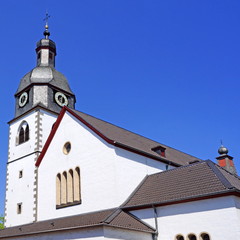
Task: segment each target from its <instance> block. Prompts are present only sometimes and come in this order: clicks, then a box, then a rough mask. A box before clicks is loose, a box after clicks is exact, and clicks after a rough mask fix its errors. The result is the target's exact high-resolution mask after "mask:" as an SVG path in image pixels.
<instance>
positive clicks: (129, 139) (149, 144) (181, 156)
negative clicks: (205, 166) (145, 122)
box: [70, 109, 201, 166]
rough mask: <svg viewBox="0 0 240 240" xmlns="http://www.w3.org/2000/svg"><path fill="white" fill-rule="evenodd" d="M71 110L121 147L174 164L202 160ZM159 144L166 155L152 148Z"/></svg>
mask: <svg viewBox="0 0 240 240" xmlns="http://www.w3.org/2000/svg"><path fill="white" fill-rule="evenodd" d="M70 111H72V112H74V113H75V114H76V115H77V116H79V117H80V118H81V119H83V120H85V121H86V122H87V123H89V124H90V125H91V126H92V127H93V128H94V129H96V130H97V131H98V132H99V133H100V134H102V135H103V136H105V137H107V138H108V139H110V140H112V141H113V142H114V144H115V145H117V146H119V147H123V148H126V149H128V148H129V149H131V150H136V151H137V152H139V153H143V154H146V155H148V156H149V157H153V158H156V159H159V160H162V161H166V162H168V161H169V162H172V163H173V164H175V166H181V165H186V164H188V163H189V162H192V161H195V160H197V161H201V160H200V159H199V158H196V157H194V156H191V155H189V154H186V153H184V152H181V151H179V150H176V149H174V148H171V147H168V146H166V145H164V144H162V143H159V142H156V141H153V140H151V139H149V138H146V137H143V136H141V135H138V134H136V133H133V132H130V131H128V130H126V129H123V128H121V127H117V126H115V125H113V124H111V123H108V122H105V121H103V120H100V119H98V118H95V117H93V116H91V115H88V114H86V113H83V112H80V111H77V110H73V109H71V110H70ZM158 146H161V147H163V148H165V149H166V150H165V155H166V157H162V156H160V155H159V154H158V153H157V152H155V151H153V150H152V149H153V148H155V147H158Z"/></svg>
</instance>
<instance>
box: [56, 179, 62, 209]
mask: <svg viewBox="0 0 240 240" xmlns="http://www.w3.org/2000/svg"><path fill="white" fill-rule="evenodd" d="M56 204H57V205H60V204H61V175H60V174H58V175H57V177H56Z"/></svg>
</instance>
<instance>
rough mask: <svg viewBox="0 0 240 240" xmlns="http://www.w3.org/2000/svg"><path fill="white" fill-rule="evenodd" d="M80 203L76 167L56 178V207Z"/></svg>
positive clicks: (78, 173) (78, 174)
mask: <svg viewBox="0 0 240 240" xmlns="http://www.w3.org/2000/svg"><path fill="white" fill-rule="evenodd" d="M80 203H81V191H80V168H79V167H76V168H75V169H74V170H72V169H70V170H69V171H68V172H66V171H64V172H63V173H62V174H60V173H58V174H57V176H56V207H57V208H62V207H66V206H72V205H76V204H80ZM180 240H181V239H180Z"/></svg>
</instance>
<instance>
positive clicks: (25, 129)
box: [17, 121, 29, 144]
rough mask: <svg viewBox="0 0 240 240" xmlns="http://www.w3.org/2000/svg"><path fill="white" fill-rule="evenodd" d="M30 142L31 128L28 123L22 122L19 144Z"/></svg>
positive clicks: (19, 130)
mask: <svg viewBox="0 0 240 240" xmlns="http://www.w3.org/2000/svg"><path fill="white" fill-rule="evenodd" d="M28 140H29V126H28V124H27V122H26V121H24V122H22V123H21V125H20V126H19V128H18V136H17V144H21V143H24V142H26V141H28Z"/></svg>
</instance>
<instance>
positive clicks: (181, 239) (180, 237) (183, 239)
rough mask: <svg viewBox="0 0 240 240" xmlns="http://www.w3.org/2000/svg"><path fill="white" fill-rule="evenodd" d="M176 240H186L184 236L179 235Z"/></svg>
mask: <svg viewBox="0 0 240 240" xmlns="http://www.w3.org/2000/svg"><path fill="white" fill-rule="evenodd" d="M175 240H185V238H184V236H183V235H182V234H177V236H176V237H175Z"/></svg>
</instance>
